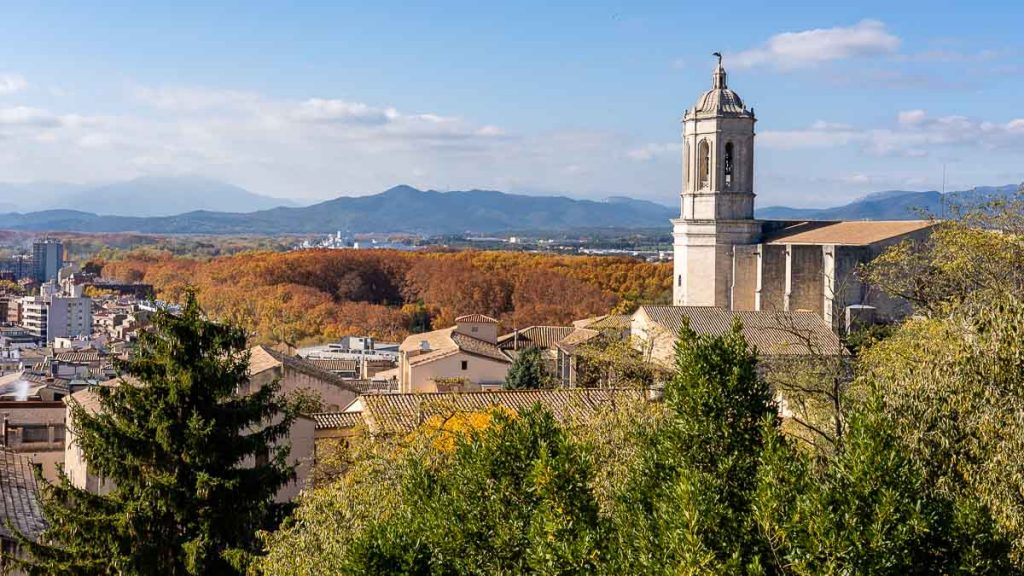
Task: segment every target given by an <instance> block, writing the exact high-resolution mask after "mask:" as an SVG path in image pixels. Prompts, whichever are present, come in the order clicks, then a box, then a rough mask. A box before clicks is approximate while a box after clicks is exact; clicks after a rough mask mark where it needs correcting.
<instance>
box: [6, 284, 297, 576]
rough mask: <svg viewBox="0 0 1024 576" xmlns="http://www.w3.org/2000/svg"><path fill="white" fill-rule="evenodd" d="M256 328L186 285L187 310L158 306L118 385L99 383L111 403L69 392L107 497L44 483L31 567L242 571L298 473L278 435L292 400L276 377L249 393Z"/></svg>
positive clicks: (42, 570) (64, 482) (53, 570)
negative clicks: (214, 310)
mask: <svg viewBox="0 0 1024 576" xmlns="http://www.w3.org/2000/svg"><path fill="white" fill-rule="evenodd" d="M248 363H249V356H248V353H247V348H246V336H245V333H244V332H243V331H242V330H241V329H239V328H237V327H233V326H229V325H221V324H216V323H213V322H210V321H208V320H207V319H205V317H204V315H203V313H202V311H201V310H200V308H199V305H198V303H197V302H196V298H195V295H194V294H192V293H189V294H188V295H187V297H186V302H185V305H184V308H183V310H182V312H181V313H180V314H179V315H174V314H170V313H158V314H157V315H155V316H154V322H153V330H152V331H150V332H147V333H146V334H144V335H143V336H142V337H141V338H140V342H139V345H138V348H137V351H136V354H135V356H134V358H133V359H132V360H130V361H128V362H125V363H123V365H122V366H120V369H121V371H122V374H123V375H124V378H123V379H122V381H121V384H120V385H118V386H112V387H100V388H97V390H96V391H97V393H98V395H99V402H100V407H101V408H100V410H99V411H98V412H96V413H90V412H89V411H87V410H86V409H84V408H83V407H82V406H81V405H78V404H75V403H72V404H71V412H72V415H73V419H74V428H73V432H74V434H75V440H76V442H77V443H78V445H79V446H80V447H81V450H82V452H83V454H84V457H85V460H86V461H87V462H88V464H89V470H90V473H93V474H96V475H98V476H101V477H102V478H104V479H105V480H108V481H111V482H113V485H114V488H113V490H112V491H111V492H110V493H109V494H107V495H94V494H90V493H87V492H85V491H83V490H80V489H78V488H76V487H74V486H72V485H71V484H70V482H69V481H68V479H67V478H66V477H64V478H62V479H61V481H60V483H59V484H57V485H55V486H51V487H46V488H44V489H43V508H44V512H45V514H46V516H47V519H48V523H49V528H48V529H47V531H46V532H45V533H44V535H43V538H42V539H41V543H38V544H37V543H31V542H27V541H24V542H23V544H24V545H25V547H26V548H27V551H28V552H29V553H30V556H31V559H30V560H29V562H28V564H27V565H25V566H23V568H24V569H25V570H26V571H27V572H28V573H29V574H165V575H177V574H232V573H239V572H241V571H243V570H244V566H245V564H246V563H247V562H248V560H249V559H250V558H251V555H252V554H253V553H254V552H255V551H256V550H257V548H258V542H257V540H256V538H255V534H256V532H257V531H258V530H260V529H266V528H273V527H274V525H275V524H276V523H277V521H278V520H279V519H280V517H281V515H282V512H283V510H282V509H281V506H280V505H277V504H274V502H273V498H274V495H275V494H276V493H277V491H278V489H279V488H281V487H282V486H283V485H285V484H286V483H287V482H288V481H290V480H291V479H293V478H294V467H293V466H290V465H289V464H288V463H287V455H288V448H287V446H285V445H281V444H280V443H279V441H280V440H281V439H283V438H284V437H285V436H286V435H287V433H288V431H289V428H290V426H291V424H292V422H293V419H294V414H293V409H292V408H291V407H290V406H289V404H288V403H286V402H285V401H284V399H283V398H282V397H281V396H280V395H279V394H278V391H279V389H278V386H277V384H276V383H275V384H273V385H269V386H264V387H262V388H260V389H259V390H256V391H253V392H252V393H250V394H239V391H240V390H242V389H244V387H245V386H246V385H247V379H248V368H249V366H248Z"/></svg>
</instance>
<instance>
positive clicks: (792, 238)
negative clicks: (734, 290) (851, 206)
mask: <svg viewBox="0 0 1024 576" xmlns="http://www.w3.org/2000/svg"><path fill="white" fill-rule="evenodd" d="M935 224H936V223H935V222H934V221H932V220H896V221H890V220H880V221H851V222H799V223H795V224H792V225H790V226H786V227H785V228H782V229H781V230H778V231H776V232H774V233H771V234H769V235H768V236H767V237H766V238H765V239H764V242H765V243H766V244H839V245H843V246H869V245H871V244H875V243H878V242H883V241H885V240H891V239H893V238H898V237H900V236H904V235H907V234H910V233H913V232H917V231H919V230H924V229H926V228H931V227H932V226H934V225H935Z"/></svg>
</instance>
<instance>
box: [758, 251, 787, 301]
mask: <svg viewBox="0 0 1024 576" xmlns="http://www.w3.org/2000/svg"><path fill="white" fill-rule="evenodd" d="M760 252H761V258H760V274H761V282H760V291H759V298H758V306H757V309H758V310H765V311H782V310H785V306H786V302H785V297H786V247H785V246H776V245H774V244H761V245H760Z"/></svg>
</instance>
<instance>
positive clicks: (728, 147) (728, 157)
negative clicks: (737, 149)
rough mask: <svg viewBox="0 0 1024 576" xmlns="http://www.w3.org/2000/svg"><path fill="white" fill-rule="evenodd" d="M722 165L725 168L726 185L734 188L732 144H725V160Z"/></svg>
mask: <svg viewBox="0 0 1024 576" xmlns="http://www.w3.org/2000/svg"><path fill="white" fill-rule="evenodd" d="M724 160H725V161H724V162H723V163H722V164H723V166H724V168H725V185H726V186H732V142H726V143H725V158H724Z"/></svg>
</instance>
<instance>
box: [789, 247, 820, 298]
mask: <svg viewBox="0 0 1024 576" xmlns="http://www.w3.org/2000/svg"><path fill="white" fill-rule="evenodd" d="M788 248H789V259H790V262H789V265H790V289H789V311H792V312H797V311H806V312H814V313H817V314H821V313H822V307H823V305H824V301H823V299H822V294H823V290H824V284H825V282H824V266H823V257H822V247H821V246H820V245H812V246H789V247H788Z"/></svg>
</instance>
